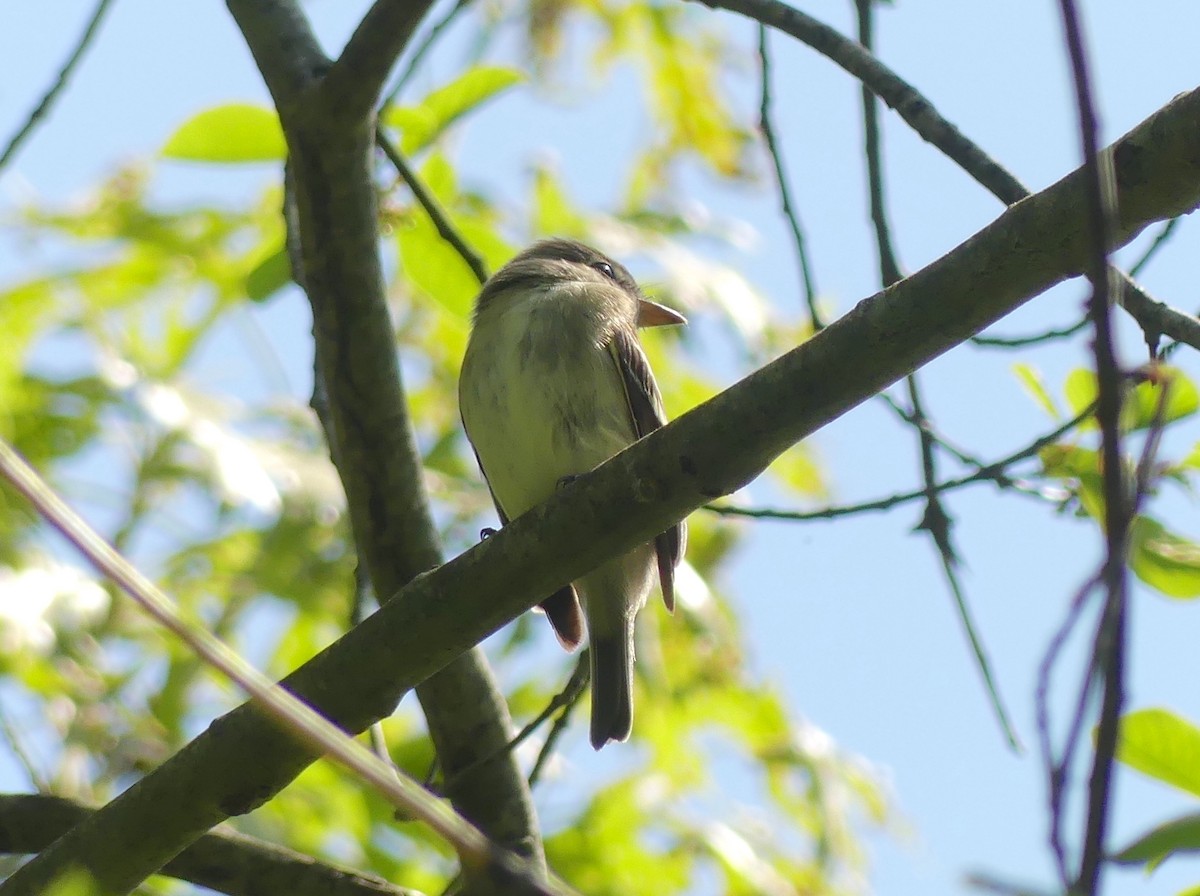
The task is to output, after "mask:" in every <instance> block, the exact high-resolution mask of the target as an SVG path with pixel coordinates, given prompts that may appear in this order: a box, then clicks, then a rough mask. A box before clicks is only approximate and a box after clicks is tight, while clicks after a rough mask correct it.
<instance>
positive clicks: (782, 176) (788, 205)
mask: <svg viewBox="0 0 1200 896" xmlns="http://www.w3.org/2000/svg"><path fill="white" fill-rule="evenodd" d="M758 64H759V73H760V75H761V77H762V99H761V101H760V103H759V107H758V127H759V130H761V131H762V135H763V142H765V143H766V145H767V152H768V153H769V154H770V156H771V163H772V165H773V166H774V169H775V183H776V184H777V185H778V187H779V200H780V203H781V205H782V206H783V216H784V218H786V219H787V222H788V227H789V228H790V229H791V232H792V245H793V246H794V247H795V250H796V261H797V263H798V264H799V266H800V282H801V284H802V285H803V287H804V301H805V303H806V304H807V305H808V319H809V322H810V324H811V326H812V329H813V332H814V333H815V332H817V331H818V330H821V329H823V328H824V327H825V323H824V321H822V320H821V313H820V311H819V310H818V309H817V287H816V283H815V281H814V279H813V273H812V266H811V265H810V264H809V260H808V248H807V245H806V244H805V240H804V231H803V230H802V229H801V227H800V216H799V214H798V213H797V211H796V206H795V203H794V202H792V190H791V187H790V186H788V178H787V174H786V173H785V171H784V168H783V152H782V151H781V150H780V148H779V143H778V141H777V140H776V139H775V125H774V124H773V123H772V121H771V56H770V49H769V47H768V46H767V26H766V25H763V24H761V23H760V24H759V26H758Z"/></svg>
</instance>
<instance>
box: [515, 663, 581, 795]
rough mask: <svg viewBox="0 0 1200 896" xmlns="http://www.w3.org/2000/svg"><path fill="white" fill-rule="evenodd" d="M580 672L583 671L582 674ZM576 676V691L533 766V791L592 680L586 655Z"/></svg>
mask: <svg viewBox="0 0 1200 896" xmlns="http://www.w3.org/2000/svg"><path fill="white" fill-rule="evenodd" d="M580 670H583V671H582V673H581V672H580ZM575 675H578V676H579V681H578V684H577V685H576V687H575V691H574V692H573V693H572V694H571V695H570V697H569V698H568V699H566V700H565V702H564V705H563V708H562V712H561V713H559V716H558V718H557V719H555V720H554V724H553V725H551V726H550V733H549V734H547V735H546V742H545V743H544V744H542V749H541V750H540V751H539V752H538V757H537V761H536V762H535V763H534V764H533V769H532V770H531V771H530V772H529V787H530V788H531V789H532V788H533V787H534V785H536V784H537V782H538V780H539V779H540V778H541V776H542V772H543V771H544V770H545V768H546V763H547V762H548V761H549V759H550V757H551V756H553V755H554V747H555V746H556V745H557V744H558V739H559V738H560V737H562V735H563V732H565V731H566V730H567V726H568V725H569V724H570V722H571V713H572V712H574V711H575V707H576V706H578V705H579V698H580V696H581V695H582V694H583V691H584V688H586V687H587V683H588V680H589V679H590V678H591V667H590V665H589V663H588V658H587V655H586V654H585V655H583V656H580V658H579V665H578V666H576V667H575ZM575 675H573V676H572V677H571V680H572V681H575ZM567 687H568V688H569V687H570V683H568V685H567Z"/></svg>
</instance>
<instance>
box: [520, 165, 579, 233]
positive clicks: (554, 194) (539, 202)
mask: <svg viewBox="0 0 1200 896" xmlns="http://www.w3.org/2000/svg"><path fill="white" fill-rule="evenodd" d="M533 226H534V229H535V230H536V231H537V232H538V233H552V234H557V235H560V236H581V235H583V234H584V232H585V231H586V229H587V222H586V221H585V220H584V218H583V216H582V215H581V214H579V212H578V211H576V210H575V206H574V205H573V204H572V202H571V199H570V197H568V196H567V194H566V191H564V190H563V187H562V184H561V183H559V181H558V178H557V177H555V176H554V174H553V173H552V172H550V171H548V170H546V168H544V167H540V166H539V167H538V169H537V171H536V172H535V173H534V179H533Z"/></svg>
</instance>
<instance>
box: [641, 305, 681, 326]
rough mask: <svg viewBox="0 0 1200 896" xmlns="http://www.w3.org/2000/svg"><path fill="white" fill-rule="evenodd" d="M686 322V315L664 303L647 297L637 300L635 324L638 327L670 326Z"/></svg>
mask: <svg viewBox="0 0 1200 896" xmlns="http://www.w3.org/2000/svg"><path fill="white" fill-rule="evenodd" d="M686 323H687V318H686V317H684V316H683V315H682V314H680V313H679V312H678V311H673V310H672V309H670V308H668V307H667V306H666V305H660V304H658V302H651V301H650V300H649V299H639V300H638V318H637V325H638V326H639V327H671V326H675V325H677V324H686Z"/></svg>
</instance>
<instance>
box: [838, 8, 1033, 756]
mask: <svg viewBox="0 0 1200 896" xmlns="http://www.w3.org/2000/svg"><path fill="white" fill-rule="evenodd" d="M875 2H876V0H855V9H856V11H857V14H858V42H859V44H861V45H862V47H863V48H864V49H865V50H867V51H868V52H869V51H871V50H873V49H874V45H875V41H874V30H875V16H874V11H875V8H874V4H875ZM862 111H863V136H864V141H865V144H866V147H865V148H866V153H865V156H866V165H867V184H868V188H869V189H868V193H869V194H870V200H871V222H872V224H873V225H874V230H875V243H876V246H877V248H878V252H879V277H880V280H881V281H882V282H883V286H884V288H887V287H889V286H891V285H892V284H893V283H896V282H897V281H899V280H900V278H901V277H902V276H903V275H902V274H901V273H900V262H899V260H898V259H897V258H896V252H895V250H894V248H893V247H892V237H891V227H890V225H889V224H888V216H887V209H886V204H885V203H886V200H885V193H884V186H883V154H882V149H881V146H880V139H879V116H878V111H879V110H878V108H877V107H876V104H875V95H874V94H873V93H872V92H871V90H870V88H868V87H867V86H866V84H865V83H864V84H863V86H862ZM905 381H906V383H907V385H908V395H909V401H910V402H911V403H912V413H911V414H908V415H902V416H904V418H905V420H906V422H908V423H909V425H910V426H912V427H913V429H914V430H915V431H916V434H917V440H918V442H919V445H920V450H921V478H922V479H923V481H924V483H925V488H924V493H925V513H924V514H923V515H922V517H921V522H920V523H919V524H918V525H917V529H918V530H923V531H925V532H928V533H929V536H930V538H931V539H932V540H933V544H934V548H935V550H936V551H937V553H938V557H939V558H940V560H941V565H942V572H943V574H944V575H945V577H946V583H947V585H948V586H949V588H950V592H951V594H952V595H953V597H954V605H955V608H956V609H957V611H958V618H959V622H960V623H961V624H962V627H963V630H964V631H965V632H966V635H967V640H968V641H969V642H970V644H971V650H972V653H973V654H974V657H975V663H976V665H977V666H978V667H979V673H980V676H981V677H982V678H983V683H984V688H985V690H986V691H987V693H988V699H989V700H990V701H991V704H992V710H993V711H994V712H995V714H996V718H997V720H998V721H999V723H1000V728H1001V730H1002V731H1003V732H1004V736H1005V738H1006V739H1007V740H1008V743H1009V746H1010V747H1012V748H1013V749H1014V750H1015V749H1018V748H1019V742H1018V740H1017V735H1016V732H1015V730H1014V729H1013V726H1012V722H1011V720H1010V719H1009V715H1008V711H1007V710H1006V709H1005V708H1004V702H1003V700H1002V699H1001V698H1000V691H999V689H998V687H997V685H996V679H995V676H994V675H993V674H992V666H991V661H990V660H989V659H988V655H987V651H986V650H985V649H984V647H983V639H982V638H981V637H980V635H979V630H978V628H977V627H976V625H975V620H974V618H973V617H972V615H971V611H970V607H969V606H968V604H967V600H966V595H965V594H964V592H963V587H962V582H961V581H960V579H959V577H958V570H957V565H958V555H957V553H956V552H955V550H954V545H953V541H952V539H951V528H952V526H953V519H952V518H951V516H950V514H949V513H947V512H946V508H945V506H944V505H943V504H942V500H941V494H940V492H939V491H938V489H937V478H938V474H937V458H936V455H935V448H936V447H937V446H938V444H939V442H938V440H937V439H935V437H934V435H933V429H932V426H931V424H930V423H929V419H928V417H926V415H925V409H924V402H923V401H922V398H921V387H920V384H919V383H918V381H917V374H916V373H910V374H909V375H908V376H907V377H906V379H905ZM954 453H957V452H954Z"/></svg>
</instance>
